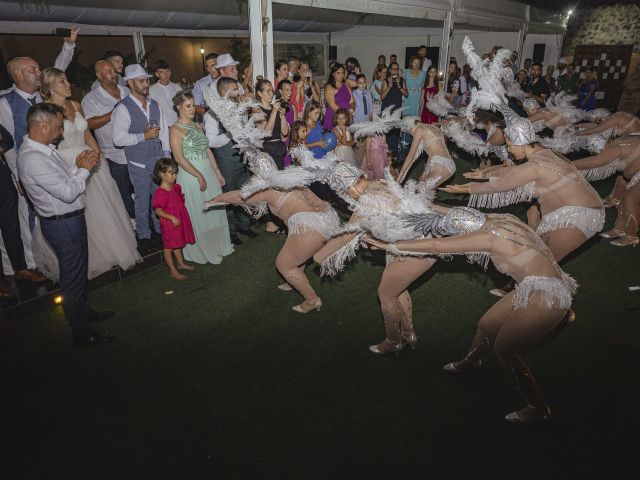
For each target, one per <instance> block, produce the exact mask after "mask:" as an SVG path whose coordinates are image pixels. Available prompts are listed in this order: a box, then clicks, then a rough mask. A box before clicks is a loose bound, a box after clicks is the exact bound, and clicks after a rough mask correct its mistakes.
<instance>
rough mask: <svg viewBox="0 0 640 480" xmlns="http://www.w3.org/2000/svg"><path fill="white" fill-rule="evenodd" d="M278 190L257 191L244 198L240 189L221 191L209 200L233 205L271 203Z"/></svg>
mask: <svg viewBox="0 0 640 480" xmlns="http://www.w3.org/2000/svg"><path fill="white" fill-rule="evenodd" d="M277 196H278V192H275V191H274V190H264V191H262V192H257V193H254V194H253V195H251V196H250V197H247V198H245V199H243V198H242V197H241V196H240V190H231V191H230V192H225V193H221V194H220V195H218V196H217V197H214V198H212V199H211V200H209V201H210V202H212V203H213V202H215V203H229V204H231V205H239V204H242V203H244V204H252V203H262V202H265V203H270V202H273V201H274V200H275V199H277ZM274 197H276V198H274Z"/></svg>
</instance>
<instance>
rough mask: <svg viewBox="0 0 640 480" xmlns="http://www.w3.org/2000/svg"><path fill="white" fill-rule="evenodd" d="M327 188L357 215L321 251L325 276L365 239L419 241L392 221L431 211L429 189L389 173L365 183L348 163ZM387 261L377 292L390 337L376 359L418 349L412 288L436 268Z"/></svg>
mask: <svg viewBox="0 0 640 480" xmlns="http://www.w3.org/2000/svg"><path fill="white" fill-rule="evenodd" d="M329 185H330V186H331V188H332V189H333V191H334V192H336V193H337V194H338V195H339V196H340V197H342V198H343V199H344V200H345V201H346V202H347V203H348V204H349V205H350V208H351V210H352V211H353V214H352V216H351V219H350V220H349V222H348V223H347V224H345V225H344V229H343V231H342V233H341V234H340V235H337V236H335V237H334V238H333V239H331V240H330V241H329V242H327V244H326V245H325V246H324V247H323V248H322V249H320V250H319V251H318V252H317V253H316V254H315V255H314V257H313V258H314V259H315V260H316V261H317V262H318V263H320V264H321V266H322V274H326V275H331V276H335V275H337V274H338V273H339V272H341V271H342V270H343V269H344V266H345V264H346V262H348V261H350V260H352V259H353V258H355V256H356V254H357V251H358V248H359V247H360V242H361V240H362V238H363V237H364V236H365V235H372V236H375V237H376V238H381V239H385V240H387V241H395V240H398V239H412V238H419V237H420V234H418V233H416V232H415V231H413V230H409V229H404V230H402V229H397V228H393V227H392V226H391V225H390V224H389V221H390V220H391V219H395V218H396V217H395V215H396V214H401V215H407V216H411V215H419V214H427V213H429V212H431V211H432V207H431V200H432V195H433V192H432V189H433V185H430V184H424V183H421V184H417V183H415V182H413V181H410V182H407V185H406V186H405V187H404V188H403V187H402V186H400V185H399V184H398V183H397V182H396V181H395V180H394V179H393V177H392V176H391V174H390V172H389V170H388V169H387V171H386V177H385V179H384V180H380V181H371V180H367V179H366V177H365V175H364V172H363V171H362V170H360V169H358V168H356V167H354V166H352V165H349V164H347V163H338V164H337V165H336V167H335V169H334V171H333V172H332V174H331V175H330V177H329ZM396 260H397V259H396V257H394V256H393V255H388V256H387V266H386V267H385V269H384V273H383V274H382V279H381V281H380V286H379V287H378V298H379V299H380V307H381V309H382V315H383V317H384V322H385V328H386V333H387V335H386V338H385V339H384V340H383V341H382V342H381V343H380V344H378V345H372V346H371V347H370V350H371V351H372V352H373V353H375V354H385V353H391V352H395V353H398V352H400V350H402V349H403V348H404V347H405V346H406V345H410V346H411V347H412V348H415V345H416V342H417V338H416V335H415V333H414V331H413V311H412V304H411V296H410V295H409V291H408V288H409V286H410V285H411V283H413V281H414V280H415V279H417V278H418V277H420V276H421V275H422V274H423V273H424V272H426V271H427V270H428V269H429V268H431V266H432V265H433V264H434V263H435V260H434V259H431V258H410V259H406V260H404V259H403V260H402V261H396Z"/></svg>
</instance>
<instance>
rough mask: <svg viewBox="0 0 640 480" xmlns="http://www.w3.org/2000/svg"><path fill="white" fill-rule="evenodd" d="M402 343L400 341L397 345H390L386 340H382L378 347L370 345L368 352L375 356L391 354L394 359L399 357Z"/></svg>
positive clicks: (402, 346)
mask: <svg viewBox="0 0 640 480" xmlns="http://www.w3.org/2000/svg"><path fill="white" fill-rule="evenodd" d="M404 345H405V344H404V343H402V340H400V341H399V342H398V343H391V342H390V341H389V340H388V339H386V338H385V339H384V340H383V341H382V343H379V344H378V345H371V346H370V347H369V351H370V352H371V353H374V354H376V355H388V354H389V353H393V354H394V355H395V356H396V357H397V356H399V355H400V352H401V351H402V349H403V348H404Z"/></svg>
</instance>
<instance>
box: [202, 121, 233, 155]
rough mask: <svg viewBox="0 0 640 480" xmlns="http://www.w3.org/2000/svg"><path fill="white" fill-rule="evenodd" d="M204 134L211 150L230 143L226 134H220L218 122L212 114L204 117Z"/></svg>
mask: <svg viewBox="0 0 640 480" xmlns="http://www.w3.org/2000/svg"><path fill="white" fill-rule="evenodd" d="M204 132H205V134H206V135H207V138H208V139H209V147H210V148H218V147H222V146H224V145H226V144H227V143H229V137H228V136H227V135H226V134H225V133H220V127H219V123H218V120H217V119H215V118H213V116H212V115H211V114H210V113H206V114H205V115H204Z"/></svg>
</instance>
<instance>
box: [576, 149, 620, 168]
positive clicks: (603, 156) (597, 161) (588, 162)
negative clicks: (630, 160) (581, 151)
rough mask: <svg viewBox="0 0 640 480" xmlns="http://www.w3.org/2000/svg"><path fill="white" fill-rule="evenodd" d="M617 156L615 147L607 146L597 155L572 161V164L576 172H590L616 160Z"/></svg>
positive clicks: (617, 152)
mask: <svg viewBox="0 0 640 480" xmlns="http://www.w3.org/2000/svg"><path fill="white" fill-rule="evenodd" d="M619 156H620V152H619V151H618V147H617V146H615V145H607V146H606V147H605V148H604V150H602V151H601V152H600V153H599V154H597V155H592V156H590V157H585V158H581V159H579V160H574V162H573V164H574V165H575V166H576V168H577V169H578V170H590V169H592V168H598V167H602V166H604V165H607V164H609V163H611V162H613V161H614V160H616V159H617V158H618V157H619Z"/></svg>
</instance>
